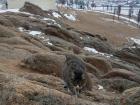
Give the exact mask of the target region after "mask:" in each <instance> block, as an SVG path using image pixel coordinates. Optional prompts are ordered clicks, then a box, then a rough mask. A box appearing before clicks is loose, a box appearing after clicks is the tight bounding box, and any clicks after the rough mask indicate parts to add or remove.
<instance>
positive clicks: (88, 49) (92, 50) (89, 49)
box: [84, 47, 99, 54]
mask: <svg viewBox="0 0 140 105" xmlns="http://www.w3.org/2000/svg"><path fill="white" fill-rule="evenodd" d="M84 50H86V51H89V52H93V53H95V54H97V53H99V52H98V51H97V50H96V49H94V48H90V47H84Z"/></svg>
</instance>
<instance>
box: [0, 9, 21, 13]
mask: <svg viewBox="0 0 140 105" xmlns="http://www.w3.org/2000/svg"><path fill="white" fill-rule="evenodd" d="M5 12H19V9H6V10H0V13H5Z"/></svg>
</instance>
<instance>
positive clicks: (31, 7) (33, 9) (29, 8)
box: [20, 2, 48, 16]
mask: <svg viewBox="0 0 140 105" xmlns="http://www.w3.org/2000/svg"><path fill="white" fill-rule="evenodd" d="M20 11H24V12H29V13H31V14H35V15H40V16H48V15H47V14H45V12H44V11H43V10H42V9H41V8H40V7H38V6H36V5H35V4H32V3H29V2H25V4H24V6H23V7H22V8H21V9H20Z"/></svg>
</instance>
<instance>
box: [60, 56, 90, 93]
mask: <svg viewBox="0 0 140 105" xmlns="http://www.w3.org/2000/svg"><path fill="white" fill-rule="evenodd" d="M63 79H64V82H65V84H66V86H65V87H67V88H68V89H69V90H70V91H71V92H72V93H73V94H77V91H79V92H80V91H82V90H84V89H88V90H91V81H90V80H89V77H88V75H87V73H86V66H85V63H84V61H83V60H82V59H80V58H78V57H76V56H74V55H66V61H65V63H64V67H63Z"/></svg>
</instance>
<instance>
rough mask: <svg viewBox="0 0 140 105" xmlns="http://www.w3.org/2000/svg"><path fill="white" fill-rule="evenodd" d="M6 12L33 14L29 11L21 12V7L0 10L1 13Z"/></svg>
mask: <svg viewBox="0 0 140 105" xmlns="http://www.w3.org/2000/svg"><path fill="white" fill-rule="evenodd" d="M5 12H14V13H22V14H26V15H33V14H31V13H28V12H21V11H19V9H6V10H0V13H5Z"/></svg>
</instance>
